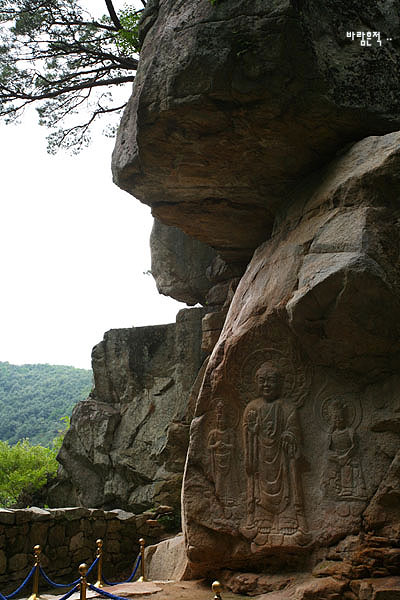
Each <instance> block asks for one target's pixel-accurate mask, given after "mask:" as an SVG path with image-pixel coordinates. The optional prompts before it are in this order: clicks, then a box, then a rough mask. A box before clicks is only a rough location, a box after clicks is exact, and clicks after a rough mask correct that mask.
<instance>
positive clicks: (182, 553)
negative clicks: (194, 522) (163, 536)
mask: <svg viewBox="0 0 400 600" xmlns="http://www.w3.org/2000/svg"><path fill="white" fill-rule="evenodd" d="M145 561H146V576H147V577H148V579H149V580H150V581H181V580H182V579H191V571H190V568H189V566H188V560H187V556H186V548H185V540H184V537H183V535H182V534H180V535H177V536H175V537H173V538H169V539H168V540H163V541H162V542H159V543H158V544H156V545H154V546H148V547H147V548H146V553H145Z"/></svg>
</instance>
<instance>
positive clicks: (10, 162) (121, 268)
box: [0, 0, 184, 368]
mask: <svg viewBox="0 0 400 600" xmlns="http://www.w3.org/2000/svg"><path fill="white" fill-rule="evenodd" d="M88 1H89V0H88ZM129 93H130V90H129V88H127V95H129ZM46 133H48V132H47V131H46V129H45V128H43V127H39V125H37V120H36V114H35V112H32V113H31V114H30V115H28V116H27V117H25V118H24V121H23V122H22V124H21V125H17V126H14V125H7V126H6V125H4V124H1V125H0V136H1V137H0V139H1V144H0V160H1V163H0V164H1V189H2V194H1V202H0V252H1V257H2V269H1V304H0V307H1V309H0V361H8V362H10V363H15V364H22V363H50V364H65V365H74V366H77V367H84V368H90V354H91V349H92V347H93V346H94V345H95V344H96V343H98V342H99V341H100V340H101V339H102V337H103V333H104V332H105V331H107V330H108V329H112V328H120V327H132V326H141V325H151V324H159V323H167V322H173V321H174V320H175V315H176V312H177V311H178V310H179V309H180V308H183V307H184V305H183V304H179V303H178V302H175V301H174V300H172V299H170V298H165V297H164V296H160V295H159V294H158V292H157V290H156V287H155V283H154V280H153V278H152V277H151V276H150V275H145V274H144V272H145V271H147V270H149V269H150V251H149V241H148V240H149V235H150V230H151V225H152V217H151V214H150V209H149V208H148V207H147V206H144V205H143V204H141V203H140V202H139V201H138V200H136V199H134V198H133V197H132V196H130V195H129V194H127V193H125V192H123V191H121V190H119V189H118V188H117V187H116V186H115V185H114V184H113V183H112V180H111V170H110V162H111V152H112V149H113V145H114V142H113V140H111V139H107V138H105V137H103V136H101V135H99V136H98V137H97V138H96V139H95V140H94V142H93V143H92V145H91V146H90V147H89V148H88V149H87V150H84V151H83V152H82V153H81V154H80V155H78V156H69V155H68V154H65V153H60V154H58V155H56V156H49V155H48V154H47V153H46V139H45V137H46Z"/></svg>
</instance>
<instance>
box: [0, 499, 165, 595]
mask: <svg viewBox="0 0 400 600" xmlns="http://www.w3.org/2000/svg"><path fill="white" fill-rule="evenodd" d="M150 516H151V513H150V514H148V513H143V514H141V515H134V514H132V513H128V512H125V511H123V510H111V511H102V510H99V509H87V508H56V509H46V510H43V509H40V508H36V507H32V508H28V509H22V510H5V509H2V510H0V592H1V593H2V594H7V593H10V592H11V591H13V590H14V589H16V588H17V587H18V586H19V585H20V584H21V583H22V581H23V580H24V578H25V577H26V575H27V574H28V573H29V571H30V569H31V567H32V566H33V564H34V559H33V546H35V545H36V544H40V546H41V547H42V555H41V556H42V558H41V564H42V566H43V568H44V570H45V571H46V573H47V574H48V576H49V577H50V578H51V579H53V580H54V581H56V582H61V583H63V582H70V581H73V580H74V579H76V578H77V577H78V576H79V573H78V566H79V564H80V563H82V562H86V563H87V564H88V565H91V564H92V562H93V560H94V559H95V556H96V540H97V539H98V538H102V539H103V542H104V545H103V572H104V574H105V576H106V577H107V578H108V579H110V580H111V581H113V580H117V581H118V579H119V578H120V577H121V575H125V574H129V572H130V569H131V568H132V565H133V563H134V560H135V558H136V556H137V554H138V551H139V544H138V539H139V538H140V537H144V538H145V540H146V544H152V543H154V542H156V541H158V540H159V539H160V537H162V533H163V531H162V529H161V528H160V527H159V526H157V525H154V524H148V523H147V522H146V521H147V520H148V519H149V518H150ZM93 577H94V578H93ZM95 578H96V573H94V574H93V576H92V579H90V581H92V580H93V582H94V581H95ZM42 585H43V587H44V582H43V581H42ZM30 586H31V583H28V584H27V592H28V593H30Z"/></svg>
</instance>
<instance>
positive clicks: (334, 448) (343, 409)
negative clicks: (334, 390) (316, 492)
mask: <svg viewBox="0 0 400 600" xmlns="http://www.w3.org/2000/svg"><path fill="white" fill-rule="evenodd" d="M324 412H325V414H327V415H329V417H328V418H330V423H331V428H330V431H329V437H328V449H327V465H326V469H325V472H324V473H323V475H322V488H323V489H324V490H325V493H326V495H327V496H329V497H330V498H333V499H335V500H365V498H366V495H367V494H366V489H365V484H364V477H363V473H362V469H361V463H360V459H359V457H358V449H357V442H356V434H355V431H354V427H352V422H351V421H354V418H352V417H351V415H353V414H354V415H355V414H356V411H355V409H354V407H350V406H349V403H348V402H345V401H341V400H335V401H333V402H331V403H329V406H328V408H326V409H325V411H324Z"/></svg>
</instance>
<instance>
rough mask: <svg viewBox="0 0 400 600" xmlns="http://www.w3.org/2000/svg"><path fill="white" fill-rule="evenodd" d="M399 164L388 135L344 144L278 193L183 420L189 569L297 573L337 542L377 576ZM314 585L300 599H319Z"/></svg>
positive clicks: (394, 458) (397, 137)
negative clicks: (280, 198)
mask: <svg viewBox="0 0 400 600" xmlns="http://www.w3.org/2000/svg"><path fill="white" fill-rule="evenodd" d="M399 167H400V133H395V134H389V135H386V136H383V137H371V138H367V139H365V140H363V141H361V142H359V143H357V144H355V145H354V146H352V147H351V148H350V149H348V151H347V152H346V153H345V154H343V155H342V156H339V157H338V158H336V159H335V161H334V162H333V163H332V164H330V165H329V166H328V167H326V168H325V169H324V170H323V171H322V172H320V173H318V174H316V175H315V176H313V177H312V178H311V179H310V180H309V181H307V182H306V183H304V184H303V185H302V186H300V187H299V188H298V189H297V190H296V191H295V192H294V193H293V194H292V196H291V197H290V198H289V199H288V202H287V205H286V206H285V207H284V208H282V211H281V212H280V214H279V215H278V216H277V219H276V222H275V227H274V232H273V235H272V237H271V239H270V240H269V241H267V242H265V243H264V244H262V245H261V246H260V247H259V248H258V249H257V251H256V252H255V254H254V257H253V259H252V261H251V263H250V264H249V266H248V268H247V271H246V273H245V275H244V276H243V278H242V279H241V282H240V284H239V286H238V288H237V290H236V293H235V296H234V298H233V301H232V304H231V306H230V309H229V312H228V315H227V318H226V322H225V325H224V328H223V331H222V334H221V336H220V339H219V341H218V343H217V345H216V347H215V349H214V351H213V354H212V356H211V358H210V361H209V363H208V367H207V371H206V374H205V378H204V382H203V385H202V388H201V392H200V395H199V399H198V403H197V408H196V415H195V418H194V419H193V422H192V426H191V436H190V447H189V454H188V461H187V465H186V472H185V483H184V490H183V512H184V530H185V535H186V540H187V550H188V556H189V560H190V563H191V566H192V568H193V569H194V570H195V572H196V573H205V572H209V571H210V570H214V569H215V568H216V567H217V566H220V567H229V568H231V569H237V568H243V567H244V566H245V567H246V568H247V569H249V568H250V567H253V568H257V569H258V570H259V569H261V568H262V567H265V568H272V569H276V570H278V569H280V568H283V567H285V568H286V565H287V564H290V565H291V568H294V569H295V570H301V569H302V568H305V567H306V566H307V565H308V566H309V565H310V561H311V563H312V561H315V562H317V560H319V561H320V560H321V551H322V550H321V549H323V548H326V549H327V548H330V550H329V552H328V550H326V557H327V558H330V556H329V554H332V555H333V548H334V547H335V544H337V542H338V541H339V540H343V542H340V543H339V544H338V556H337V557H336V560H337V559H339V560H340V561H343V560H349V562H350V563H351V564H352V569H353V571H352V576H354V577H356V578H357V577H368V576H374V577H375V576H382V575H385V574H388V563H387V562H386V561H385V559H384V555H385V551H386V553H388V552H389V553H390V552H391V551H392V550H396V547H395V546H396V542H395V540H396V539H397V540H398V535H399V518H400V503H399V501H398V497H399V495H398V488H399V468H398V449H399V437H398V436H399V433H398V430H397V426H396V423H397V419H398V416H399V412H398V409H399V400H398V398H399V397H400V378H399V377H398V375H397V372H398V369H399V366H400V337H399V333H398V332H399V327H400V301H399V299H400V261H399V255H400V227H399V221H398V208H397V207H398V197H399V194H400V176H399V173H400V169H399ZM388 423H394V425H393V424H392V425H388ZM366 533H368V534H369V535H368V536H366V535H365V534H366ZM357 534H359V536H358V537H357ZM373 534H375V535H373ZM371 535H372V538H371ZM352 536H355V537H354V539H353V538H352ZM379 536H380V537H379ZM389 549H391V550H389ZM318 557H319V558H318ZM393 560H394V561H396V560H397V558H396V553H394V554H393ZM330 574H334V573H330ZM337 574H338V575H341V576H343V569H342V568H341V567H339V568H338V572H337ZM323 579H325V580H326V579H327V578H326V577H324V578H323ZM328 579H329V578H328ZM323 585H325V584H323V583H321V584H319V583H313V585H312V586H311V588H309V589H308V588H307V590H306V589H305V590H304V594H303V595H302V596H301V597H307V598H308V597H309V598H311V597H314V598H317V597H318V598H319V597H325V596H323V595H321V594H323V592H321V587H320V586H323ZM326 585H328V584H326ZM339 587H340V586H339ZM327 593H328V591H327ZM340 593H341V592H340V589H339V588H338V589H336V588H335V587H333V588H332V594H333V596H332V597H334V596H335V594H336V596H337V595H338V594H339V595H340ZM318 594H319V595H318ZM329 594H330V592H329V593H328V595H329Z"/></svg>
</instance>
